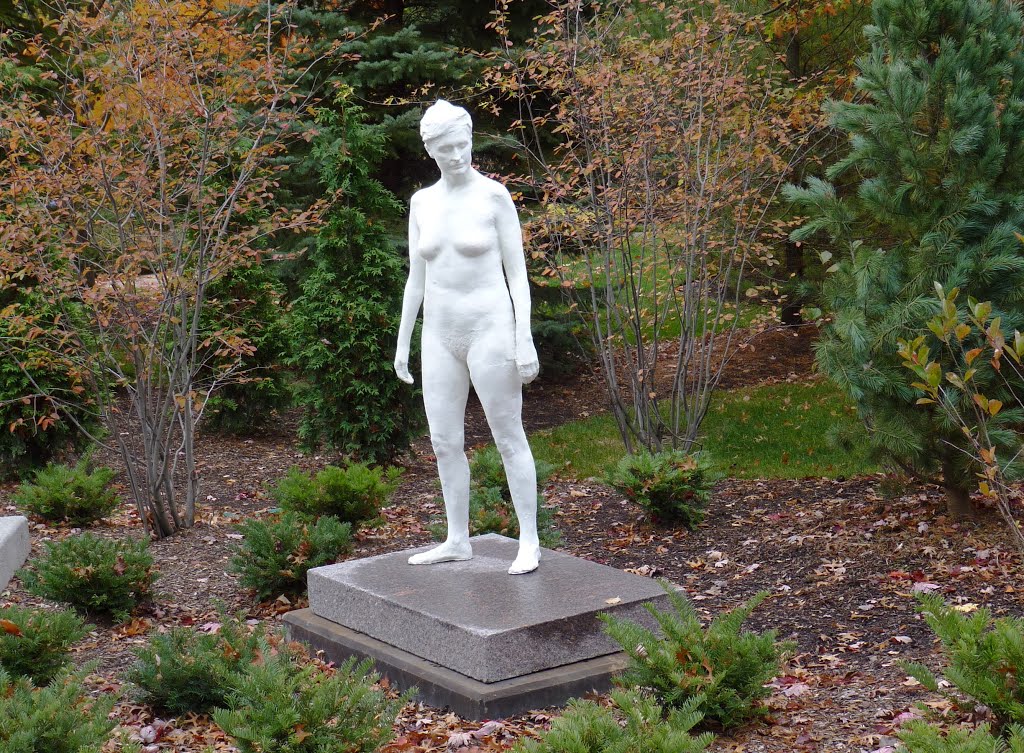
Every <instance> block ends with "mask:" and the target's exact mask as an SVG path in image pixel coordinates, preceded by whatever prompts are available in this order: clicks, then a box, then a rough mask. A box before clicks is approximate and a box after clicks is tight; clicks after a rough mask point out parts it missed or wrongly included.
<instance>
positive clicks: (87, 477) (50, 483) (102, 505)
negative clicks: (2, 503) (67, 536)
mask: <svg viewBox="0 0 1024 753" xmlns="http://www.w3.org/2000/svg"><path fill="white" fill-rule="evenodd" d="M114 475H115V473H114V471H113V470H112V469H110V468H96V467H95V466H94V465H93V462H92V457H91V455H90V454H89V453H86V455H84V456H83V457H82V458H81V459H80V460H79V461H78V463H77V464H75V465H74V466H68V465H57V464H55V463H49V464H47V466H46V467H45V468H43V469H41V470H39V471H36V473H35V478H34V480H33V481H32V482H25V483H23V484H22V485H21V486H20V487H19V488H18V491H17V492H15V494H14V501H15V503H16V504H18V505H21V506H22V507H24V508H25V509H26V510H28V511H29V512H32V513H35V514H36V515H38V516H39V517H41V518H43V519H44V520H49V521H52V522H65V523H69V524H71V525H74V526H84V525H88V524H89V523H92V522H94V521H97V520H99V519H100V518H103V517H105V516H107V515H109V514H110V513H111V512H113V511H114V509H115V508H116V507H117V503H118V499H117V495H116V494H115V493H114V490H113V489H111V488H110V482H111V481H113V480H114Z"/></svg>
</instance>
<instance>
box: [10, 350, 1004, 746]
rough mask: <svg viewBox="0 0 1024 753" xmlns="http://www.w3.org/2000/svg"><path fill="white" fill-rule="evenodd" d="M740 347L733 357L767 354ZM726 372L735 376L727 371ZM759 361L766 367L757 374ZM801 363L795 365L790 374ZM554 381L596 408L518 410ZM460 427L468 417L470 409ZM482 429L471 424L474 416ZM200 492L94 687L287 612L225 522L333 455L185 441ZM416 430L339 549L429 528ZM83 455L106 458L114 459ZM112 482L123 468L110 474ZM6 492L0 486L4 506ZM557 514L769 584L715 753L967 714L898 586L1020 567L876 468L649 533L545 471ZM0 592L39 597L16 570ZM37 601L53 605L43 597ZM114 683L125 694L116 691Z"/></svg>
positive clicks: (203, 736)
mask: <svg viewBox="0 0 1024 753" xmlns="http://www.w3.org/2000/svg"><path fill="white" fill-rule="evenodd" d="M765 356H766V354H764V353H759V352H758V351H757V350H756V348H755V349H754V351H752V352H751V353H750V354H749V358H751V359H756V358H759V357H760V358H764V357H765ZM736 369H737V373H742V372H743V371H744V368H743V365H742V364H739V363H738V364H737V365H736ZM770 373H771V372H769V374H770ZM805 377H809V375H805ZM567 388H569V389H570V390H572V391H573V392H574V394H575V395H576V398H577V400H578V401H580V402H587V401H590V402H591V404H592V406H593V405H598V404H599V403H600V400H601V397H600V394H597V393H595V392H594V389H595V385H594V382H593V380H592V379H588V378H587V376H586V375H582V376H581V377H579V378H578V379H577V380H576V381H575V382H573V383H569V384H564V383H563V384H541V385H538V387H537V388H536V389H534V390H531V391H530V394H529V396H528V397H529V401H530V402H531V403H533V405H535V406H536V405H544V404H549V405H550V404H552V403H553V402H556V401H557V396H558V395H559V394H561V393H562V392H563V391H565V390H566V389H567ZM469 421H470V428H471V430H472V429H475V428H477V424H481V422H482V417H481V416H480V415H478V412H473V411H471V415H470V418H469ZM480 428H482V425H481V427H480ZM200 447H201V453H200V457H201V458H202V460H201V467H202V473H203V479H204V491H205V498H204V501H203V503H202V504H201V506H200V511H199V514H198V521H197V524H196V526H195V527H194V528H192V529H191V530H188V531H184V532H181V533H179V534H176V535H174V536H171V537H169V538H167V539H164V540H160V541H155V542H153V544H152V550H153V555H154V557H155V560H156V567H157V569H158V570H159V572H160V578H159V580H158V581H157V583H156V592H155V596H154V597H153V599H152V600H151V601H148V602H146V603H145V604H144V605H143V606H141V607H140V608H139V609H137V610H136V611H135V612H134V614H133V615H132V616H131V618H130V619H128V620H126V621H124V622H122V623H120V624H110V623H109V622H103V621H95V622H96V627H95V629H93V630H92V631H91V632H90V633H89V635H88V636H87V637H86V638H85V639H84V640H83V641H81V642H80V643H79V644H77V645H76V646H75V648H74V654H73V655H74V661H75V663H76V664H84V663H86V662H89V661H97V662H98V668H97V669H96V671H95V672H94V674H93V675H92V676H91V677H90V687H91V688H92V689H93V690H94V691H95V692H107V691H109V692H117V691H121V690H125V689H126V688H125V680H124V672H125V670H126V669H127V668H128V667H129V666H130V665H131V663H132V661H133V659H134V652H135V651H136V650H137V649H139V647H141V646H143V645H144V644H146V643H147V641H149V640H150V639H151V638H152V636H153V635H155V634H159V633H162V632H165V631H166V630H167V629H168V628H170V627H172V626H191V627H193V628H195V629H198V630H200V631H206V632H216V631H217V630H218V629H219V627H220V624H219V617H218V611H217V605H219V604H223V605H224V606H225V607H226V608H227V609H228V611H232V612H233V611H236V610H243V611H245V612H247V613H248V615H249V618H250V619H251V620H252V621H259V622H260V623H262V624H264V625H267V626H269V627H272V628H273V627H275V626H277V625H278V624H279V619H280V615H281V614H283V613H285V612H287V611H289V610H291V609H295V608H298V607H301V606H303V605H304V604H303V600H302V598H301V597H298V598H296V597H294V596H292V597H287V596H281V597H279V598H272V599H270V600H268V601H265V602H262V603H258V602H257V601H256V599H255V597H254V596H253V595H252V593H251V592H247V591H246V590H245V589H242V588H240V586H239V584H238V580H237V575H234V574H232V573H231V572H230V571H229V568H228V562H229V558H230V555H231V552H232V550H233V548H234V547H236V546H237V545H238V543H239V540H240V538H241V536H240V534H239V533H238V532H237V530H236V525H237V524H238V523H239V522H240V521H242V520H246V519H259V518H267V517H268V516H271V515H272V514H273V512H274V511H275V505H276V503H275V502H274V501H273V500H271V499H270V498H269V497H268V494H267V487H268V485H270V484H272V483H274V482H276V481H278V480H279V479H280V478H281V477H282V476H283V475H284V473H285V471H286V470H287V469H288V468H289V467H290V466H292V465H296V464H297V465H300V466H301V467H303V468H304V469H308V470H314V469H317V468H320V467H322V466H323V465H325V464H326V463H327V462H328V461H329V460H330V458H327V457H319V456H313V457H310V456H306V455H303V454H301V453H300V452H298V450H297V449H296V442H295V436H294V433H293V431H292V430H291V429H289V430H288V431H275V432H273V433H272V434H269V435H263V436H255V437H248V438H236V439H227V438H224V437H220V436H216V435H209V436H205V437H204V438H203V439H202V441H201V442H200ZM428 447H429V446H428V443H426V441H425V440H420V441H419V442H418V443H417V444H416V447H415V450H414V452H413V453H412V454H411V455H410V456H409V458H408V459H407V462H406V469H405V475H404V477H403V480H402V484H401V486H400V487H399V489H398V491H397V492H396V493H395V494H394V496H393V498H392V500H391V504H390V505H389V506H388V507H386V508H385V510H384V521H383V523H382V524H381V525H380V526H378V527H375V528H368V529H366V530H363V531H362V532H360V533H359V534H357V542H356V547H355V551H354V552H353V554H352V555H351V556H353V557H362V556H368V555H372V554H377V553H381V552H385V551H394V550H398V549H403V548H407V547H409V546H413V545H417V544H422V543H426V542H427V541H429V540H430V535H429V533H428V531H427V525H428V524H429V523H430V522H431V521H432V519H433V518H435V517H436V516H437V515H439V514H440V512H441V508H440V505H439V500H438V496H439V495H438V490H437V486H436V482H435V480H434V474H435V469H434V465H433V462H432V458H431V456H430V455H429V449H428ZM99 460H101V461H103V462H108V463H109V464H110V465H112V466H114V467H117V461H116V458H114V457H112V456H111V457H102V458H99ZM116 488H118V489H119V490H120V491H122V492H123V491H124V480H123V478H122V479H119V483H118V484H117V487H116ZM12 492H13V486H7V487H4V488H3V489H2V491H0V499H3V500H4V501H5V502H6V504H5V507H4V512H5V514H12V513H23V512H24V511H23V510H19V509H18V508H17V507H16V506H15V505H13V504H10V499H11V494H12ZM544 496H545V498H546V499H547V501H548V503H549V505H550V506H551V507H553V509H554V510H555V522H556V525H557V527H558V528H559V530H560V531H561V533H562V537H563V542H564V543H563V545H562V547H561V548H562V549H563V551H566V552H569V553H571V554H574V555H577V556H580V557H586V558H588V559H592V560H594V561H597V562H602V563H605V564H608V565H611V566H613V567H617V568H622V569H626V570H630V571H632V572H635V573H638V574H641V575H645V576H648V577H660V578H667V579H669V580H670V581H672V582H674V583H677V584H680V585H682V586H683V587H684V588H685V590H686V593H687V594H688V596H689V598H690V599H691V600H692V601H693V603H694V604H695V606H696V607H697V609H698V611H699V613H700V614H701V616H702V618H704V619H709V618H711V617H713V616H715V615H716V614H719V613H721V611H723V610H725V609H727V608H730V607H733V606H736V605H738V604H740V603H741V602H743V601H745V600H746V599H748V598H750V597H751V596H752V595H753V594H755V593H757V592H758V591H762V590H763V591H767V592H768V593H769V594H770V595H769V598H768V599H767V600H766V601H765V602H764V603H763V604H762V605H761V606H760V607H758V608H757V609H756V610H755V612H754V614H753V615H752V617H751V619H750V620H749V621H748V623H747V626H748V627H749V628H750V629H754V630H757V631H762V630H767V629H774V630H776V631H778V634H779V638H780V639H785V640H792V641H795V644H796V649H795V651H794V653H793V655H792V656H791V657H790V658H789V659H788V660H787V662H786V663H785V665H784V667H783V670H782V674H781V675H780V676H779V677H777V678H776V679H775V680H774V681H773V682H772V683H771V687H772V694H771V696H770V697H769V698H768V699H767V700H766V701H765V705H766V707H767V709H768V711H769V713H768V715H767V716H766V717H765V719H764V720H763V721H760V722H756V723H751V724H748V725H746V726H743V727H741V728H739V729H736V730H732V731H730V732H729V733H727V734H719V735H718V737H717V739H716V740H715V742H714V743H713V744H712V746H711V748H710V750H713V751H746V752H747V753H753V752H754V751H772V752H778V753H781V752H782V751H799V750H805V751H851V752H853V751H858V752H859V751H876V750H886V747H887V746H889V745H892V744H894V742H895V740H894V737H893V732H894V730H895V729H896V728H897V727H898V726H899V725H900V724H901V723H902V722H903V721H905V720H906V719H908V718H912V717H914V716H922V715H924V714H925V712H924V711H922V710H921V707H920V704H924V708H928V709H930V713H931V714H933V715H936V716H937V717H938V718H941V717H943V716H944V715H945V716H947V717H948V719H949V721H957V720H962V719H963V712H962V711H957V710H954V709H953V708H952V706H951V704H950V703H949V702H948V701H947V700H945V699H943V698H942V697H940V696H938V695H935V694H931V693H928V692H926V691H925V690H924V689H923V688H922V687H921V686H920V684H919V683H918V682H917V681H916V680H913V679H912V678H910V677H909V676H908V674H907V672H906V671H905V670H904V669H903V668H902V667H901V664H900V662H901V661H904V660H908V661H921V662H923V663H924V664H926V665H928V666H930V667H932V668H939V667H941V666H942V660H941V658H940V656H939V654H938V652H937V646H936V643H935V639H934V635H933V634H932V632H931V631H930V630H929V629H928V627H927V626H926V625H925V623H924V621H923V620H922V619H921V618H920V616H918V615H917V614H916V613H915V608H914V606H915V600H914V594H915V593H917V592H922V591H924V592H935V593H939V594H942V595H943V596H944V597H945V598H946V600H947V601H948V602H949V603H951V604H954V605H956V607H957V609H959V610H961V611H962V612H964V613H971V612H972V611H974V610H976V609H978V608H979V607H982V606H985V607H989V608H990V609H992V611H993V612H994V614H995V615H996V616H999V615H1007V614H1019V613H1020V611H1021V607H1022V600H1024V597H1022V591H1024V578H1022V577H1021V576H1022V573H1024V568H1022V566H1021V559H1020V556H1019V555H1018V554H1017V553H1016V552H1015V551H1014V550H1013V549H1012V548H1011V546H1010V542H1009V541H1008V537H1007V536H1006V534H1005V531H1004V528H1003V527H1002V526H1001V524H1000V523H999V522H998V520H997V519H996V518H995V516H994V515H993V516H992V517H991V519H989V518H985V519H982V520H980V521H977V522H970V523H965V524H957V523H953V522H952V521H950V520H949V519H948V518H947V517H946V516H945V514H944V506H943V503H942V495H941V493H940V492H939V491H938V490H937V489H933V488H930V487H926V486H912V485H899V484H898V483H894V482H893V481H892V480H891V479H887V477H885V476H883V475H881V474H879V475H876V476H870V477H864V478H854V479H844V480H828V479H803V480H799V481H791V480H789V481H764V480H744V481H741V480H724V481H721V482H719V483H718V485H717V486H716V487H715V491H714V495H713V498H712V501H711V504H710V506H709V510H708V516H707V518H706V519H705V521H704V522H703V523H702V524H701V525H700V526H699V527H698V528H697V529H696V530H695V531H693V532H689V531H687V530H685V529H683V528H678V529H674V528H659V527H654V526H652V525H651V524H650V523H649V522H647V521H646V520H645V518H644V515H643V514H642V511H641V510H640V509H639V508H638V507H636V506H635V505H633V504H632V503H630V502H627V501H626V500H624V499H623V498H622V496H621V495H619V494H617V493H616V492H615V491H614V490H612V489H611V488H609V487H607V486H605V485H603V484H601V483H599V482H597V481H594V480H590V481H586V482H582V481H579V480H574V479H572V478H569V477H567V476H566V475H564V474H563V475H562V476H561V477H560V476H558V475H556V476H555V477H554V479H553V480H552V481H550V483H549V484H548V485H547V488H546V489H545V490H544ZM91 530H92V531H93V532H94V533H96V534H97V535H99V536H102V537H109V538H120V537H138V536H139V533H140V530H141V526H140V525H139V521H138V520H137V517H136V513H135V510H134V508H133V507H131V506H130V505H129V504H128V503H127V502H122V504H121V505H120V506H119V507H118V508H117V510H116V511H115V512H114V513H113V514H112V515H111V516H110V517H108V518H107V519H105V520H104V521H102V522H100V523H98V524H96V525H94V526H92V528H91ZM31 533H32V542H33V555H34V556H35V555H39V554H40V553H41V552H42V550H43V545H44V542H47V541H58V540H61V539H63V538H65V537H67V536H69V535H73V534H76V533H78V531H77V529H70V528H67V527H62V526H56V527H55V526H48V525H46V524H44V523H42V522H40V521H39V520H38V519H35V520H33V522H32V525H31ZM0 604H2V605H4V606H8V605H24V606H28V605H41V604H44V602H42V601H41V600H39V599H38V598H35V597H33V596H30V595H29V594H28V593H26V591H25V590H24V588H23V587H22V585H21V584H20V582H19V581H18V580H15V581H13V582H12V584H11V586H10V587H9V589H8V591H7V592H5V593H4V595H3V598H2V600H0ZM46 606H53V605H46ZM130 697H131V696H130V694H129V695H128V698H130ZM558 711H559V710H558V709H538V710H537V711H536V712H535V713H531V714H526V715H523V716H520V717H517V718H513V719H501V720H491V721H489V722H486V723H483V722H467V721H465V720H462V719H459V718H458V717H457V716H455V715H453V714H450V713H446V712H445V711H444V710H441V709H434V708H429V707H425V706H422V705H419V704H415V703H410V704H408V705H406V706H405V708H404V709H403V711H402V713H401V715H400V716H399V718H398V720H397V722H396V738H395V742H393V743H392V744H391V746H390V747H388V748H387V749H386V750H388V751H389V753H398V752H399V751H420V752H425V751H442V750H449V751H464V752H465V753H469V752H470V751H498V750H505V749H507V748H508V747H510V746H511V745H512V744H513V743H514V741H515V740H516V739H518V738H519V737H521V736H523V735H532V734H535V733H536V732H537V731H539V730H542V729H544V728H545V727H546V726H547V725H548V724H549V723H550V720H551V719H552V717H554V716H555V715H557V714H558ZM114 714H115V716H116V718H117V721H118V723H119V725H121V727H122V728H123V729H124V730H126V731H127V732H129V733H130V734H132V735H134V736H135V737H136V738H138V739H141V740H142V741H143V742H145V743H146V744H147V745H148V746H150V747H148V748H147V750H152V751H197V752H198V751H203V750H205V749H206V748H207V747H209V748H210V749H212V750H214V751H232V750H235V748H234V747H233V746H232V744H231V742H230V740H229V738H227V736H225V735H224V733H223V732H222V731H221V730H220V729H219V728H218V727H217V726H216V725H215V724H213V722H212V721H211V719H210V718H209V717H207V716H202V715H195V714H187V715H185V716H182V717H179V718H158V717H157V716H155V715H154V713H153V712H152V710H151V709H149V708H147V707H146V706H144V705H138V704H134V703H132V702H130V701H129V700H123V701H121V702H120V703H119V704H118V705H117V707H116V708H115V711H114Z"/></svg>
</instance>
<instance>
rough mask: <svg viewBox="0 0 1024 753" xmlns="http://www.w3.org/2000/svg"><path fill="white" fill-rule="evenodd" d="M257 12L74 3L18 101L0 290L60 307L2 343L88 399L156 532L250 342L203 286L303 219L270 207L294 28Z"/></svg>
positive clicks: (9, 113)
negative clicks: (211, 311)
mask: <svg viewBox="0 0 1024 753" xmlns="http://www.w3.org/2000/svg"><path fill="white" fill-rule="evenodd" d="M264 11H265V15H264V16H263V18H262V21H261V22H260V23H259V24H258V25H257V26H256V27H255V28H254V29H253V30H252V32H251V33H250V32H246V31H245V30H244V29H243V28H242V27H240V26H239V25H238V24H236V23H235V22H234V21H235V19H234V18H233V17H232V16H230V15H228V14H226V13H223V12H216V9H215V8H212V7H205V6H201V5H194V6H182V5H180V4H173V3H164V2H161V0H138V2H134V3H131V4H129V3H109V4H107V5H104V6H103V7H102V8H90V10H89V12H88V13H84V12H78V11H76V10H75V9H74V8H71V7H67V6H65V8H64V9H63V19H62V25H61V28H60V33H59V34H58V35H56V36H55V37H54V38H53V39H50V40H47V39H44V38H38V39H37V42H36V44H38V45H40V46H39V47H38V49H37V50H36V52H35V57H36V58H39V59H47V60H48V62H50V63H51V64H52V61H57V62H58V67H57V68H56V69H55V70H52V71H51V73H50V75H49V78H50V79H51V80H52V82H53V83H52V85H51V88H52V91H45V92H40V91H39V90H38V89H35V88H28V87H20V86H17V85H15V86H14V87H13V88H11V89H9V90H8V91H7V92H5V95H6V96H5V98H6V99H7V100H8V103H9V107H8V108H7V110H6V111H5V113H4V115H3V118H2V121H0V131H2V132H3V133H4V134H5V136H6V138H5V142H6V147H7V151H6V153H5V154H4V155H3V158H4V159H3V164H2V167H0V197H2V199H0V204H3V206H4V207H5V212H6V213H7V217H6V222H5V223H4V224H3V226H2V228H0V268H2V269H3V270H4V271H5V276H4V279H3V284H4V292H5V293H9V291H16V289H17V288H18V287H19V286H20V285H21V282H20V281H26V282H25V283H24V285H25V286H27V288H28V289H29V290H30V291H31V292H32V294H34V295H37V296H39V297H41V298H42V299H43V300H46V301H48V302H50V303H51V304H52V305H54V306H55V307H57V313H56V314H54V315H53V316H52V317H51V318H49V319H46V318H45V317H43V316H41V313H40V311H39V310H38V309H37V308H33V307H31V306H29V305H26V304H25V303H24V302H22V301H17V300H16V301H15V302H14V303H12V304H11V305H10V306H8V307H7V308H6V309H5V310H4V318H5V320H6V325H5V326H6V327H7V333H6V337H5V338H4V339H3V340H2V341H0V345H2V347H4V349H5V353H6V354H10V353H11V349H12V347H13V346H14V345H16V344H17V343H18V342H21V343H24V342H31V343H32V344H33V347H34V348H36V349H37V350H38V351H39V352H41V353H45V354H46V356H47V358H48V359H49V361H50V362H51V363H54V364H59V365H60V366H61V367H62V368H64V369H65V371H66V373H68V374H69V375H70V376H71V377H72V378H73V380H74V381H73V383H72V385H71V387H70V391H71V392H72V393H81V392H85V393H87V394H88V396H89V398H90V399H91V400H92V401H93V405H94V407H95V410H96V412H97V413H98V414H99V415H100V416H101V417H102V419H103V421H104V422H105V425H106V430H107V437H108V438H109V439H108V440H106V441H108V442H109V443H110V444H112V445H113V446H116V447H117V449H118V450H119V451H120V453H121V456H122V459H123V460H124V463H125V466H126V469H127V472H128V479H129V483H130V485H131V489H132V493H133V496H134V498H135V500H136V502H137V505H138V511H139V515H140V517H141V518H142V520H143V521H145V523H146V525H147V526H148V527H149V528H150V530H151V531H152V532H153V533H154V534H155V535H156V536H165V535H167V534H169V533H172V532H173V531H175V530H177V529H179V528H181V527H187V526H190V525H191V524H192V521H193V519H194V514H195V502H196V499H197V496H198V491H199V474H198V471H197V466H196V457H195V452H194V439H195V432H196V427H197V425H198V424H199V422H200V420H201V418H202V416H203V413H204V411H205V409H206V406H207V403H208V400H209V399H210V396H211V395H212V394H213V393H214V392H215V391H216V390H217V389H218V388H219V387H220V386H221V385H223V384H226V383H228V382H230V381H232V380H234V379H237V378H238V377H239V376H240V369H241V364H242V358H243V357H244V356H245V355H247V354H249V353H250V352H251V350H252V345H251V343H250V342H249V340H248V339H247V338H246V337H244V336H242V335H241V334H240V333H239V331H238V329H237V328H236V327H235V326H233V324H232V323H231V322H230V321H228V322H224V323H222V324H220V325H219V326H215V327H208V326H207V327H204V321H203V314H204V310H205V307H206V303H207V297H208V293H209V291H210V287H211V286H212V285H214V284H215V283H216V282H217V281H218V280H219V279H222V278H223V277H225V276H226V275H228V274H230V273H231V272H233V271H235V270H237V269H239V268H242V267H245V266H247V265H251V264H254V263H256V262H257V261H258V259H259V254H260V245H261V239H262V238H264V237H266V236H267V235H268V234H271V233H273V232H276V231H277V230H279V229H280V228H281V227H283V226H285V225H289V224H295V223H296V222H300V223H301V222H302V221H303V220H305V219H308V217H309V215H303V216H300V217H299V218H292V217H289V216H287V214H286V213H284V212H282V211H280V210H279V208H277V207H275V206H274V204H273V174H274V168H273V165H272V163H271V158H272V157H273V156H274V155H275V154H276V153H277V152H278V151H279V149H280V144H281V141H282V139H283V137H284V135H285V133H286V131H287V128H288V121H289V114H288V113H287V112H286V111H285V110H284V109H283V108H282V102H283V101H284V100H285V99H286V98H288V97H290V96H291V92H290V90H289V88H288V86H287V85H286V83H285V82H284V81H283V80H281V77H280V73H281V70H282V65H283V60H284V59H286V58H287V56H288V54H289V50H288V47H287V46H286V45H281V44H278V43H277V42H275V41H274V39H273V36H272V34H271V30H272V28H273V27H274V26H275V25H276V24H279V23H282V21H284V20H286V19H282V18H280V17H278V16H276V15H275V9H274V7H273V6H266V7H265V8H264ZM20 362H21V364H22V365H23V366H25V365H26V364H25V362H24V360H23V358H22V360H21V361H20ZM24 371H25V373H26V374H31V372H30V371H29V370H28V369H25V370H24ZM32 381H33V388H34V392H35V395H36V396H37V397H45V398H46V399H47V400H49V401H50V402H51V403H53V404H55V405H58V406H59V405H60V404H61V403H62V402H64V396H63V395H61V394H59V393H57V392H55V391H54V390H52V389H51V390H47V389H45V387H44V385H42V384H40V383H39V382H38V380H35V379H34V377H33V378H32ZM115 390H116V391H120V393H123V395H124V397H125V399H124V400H121V399H119V395H118V393H117V392H115ZM28 397H29V398H30V399H31V397H32V396H28ZM65 415H66V416H69V417H70V418H72V420H76V421H77V417H76V415H75V414H74V413H67V414H65ZM78 425H79V427H80V428H82V429H83V430H85V429H88V427H87V426H86V425H85V423H84V422H82V421H78Z"/></svg>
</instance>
